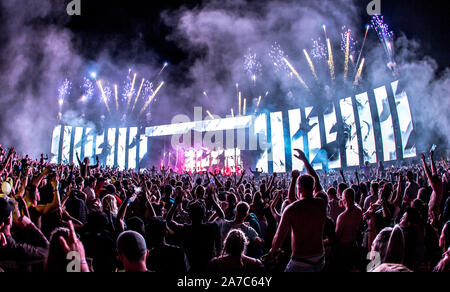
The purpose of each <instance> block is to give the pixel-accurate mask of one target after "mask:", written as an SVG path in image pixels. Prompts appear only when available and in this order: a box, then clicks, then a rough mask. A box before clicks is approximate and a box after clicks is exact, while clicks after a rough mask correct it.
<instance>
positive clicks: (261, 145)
mask: <svg viewBox="0 0 450 292" xmlns="http://www.w3.org/2000/svg"><path fill="white" fill-rule="evenodd" d="M391 88H392V92H393V94H392V95H391V94H390V90H391ZM388 90H389V91H388ZM373 92H374V94H373V95H372V94H368V93H367V92H364V93H360V94H358V95H356V96H354V97H347V98H343V99H340V100H338V101H336V102H335V103H333V104H330V105H322V107H323V108H319V107H306V108H296V109H287V110H286V111H277V112H266V113H264V114H260V115H257V116H245V117H236V118H229V117H228V118H224V119H220V118H219V117H216V119H214V120H205V121H195V122H189V120H188V117H187V116H186V118H185V120H186V121H187V122H184V123H181V122H180V123H177V124H171V125H162V126H153V127H148V128H145V131H144V132H142V131H140V130H138V128H137V127H130V128H118V129H117V128H106V129H92V128H82V127H80V126H77V127H73V126H68V125H66V126H64V125H59V126H56V127H55V128H54V130H53V133H52V137H51V139H52V141H51V154H50V153H49V156H51V161H52V162H61V163H64V164H70V163H72V162H76V153H77V152H78V153H79V154H80V158H81V159H84V157H89V158H91V161H92V163H95V156H96V155H98V156H99V158H100V162H101V163H102V165H107V166H118V167H119V168H120V169H124V168H129V169H136V168H138V167H139V168H145V167H149V165H150V166H151V165H153V164H154V163H155V162H156V164H155V165H158V164H159V163H160V160H161V161H163V163H165V164H167V165H170V167H171V168H174V169H176V170H177V171H178V170H180V171H181V170H182V169H183V167H184V166H185V160H186V161H187V165H191V166H190V168H191V169H193V170H194V171H195V169H197V170H198V169H203V168H204V169H206V167H207V166H208V167H209V166H210V165H211V166H212V165H217V164H222V165H223V167H222V170H223V169H226V168H229V169H230V170H231V171H233V172H234V171H235V170H236V169H237V168H236V165H238V166H239V168H243V167H244V166H245V168H246V169H248V168H252V169H253V168H258V169H259V170H262V171H263V172H265V173H267V172H268V171H269V170H270V171H273V172H277V173H283V172H285V171H286V170H287V169H291V168H292V169H297V170H300V171H302V170H304V165H303V163H302V162H301V161H299V160H298V159H297V158H295V154H296V153H295V152H294V149H300V150H303V151H304V152H305V154H306V156H307V157H308V159H309V160H310V161H311V163H312V165H313V167H314V168H315V169H318V170H320V169H338V168H341V167H342V166H345V167H347V166H349V167H351V166H358V165H360V164H361V163H364V162H365V161H368V162H369V163H371V164H374V163H376V162H377V151H376V150H377V147H378V146H379V147H380V149H378V150H381V149H382V150H383V153H384V154H383V156H382V157H379V159H381V160H383V161H392V160H397V159H399V158H401V157H397V153H396V149H397V148H396V147H397V146H398V147H400V146H401V147H402V149H403V154H404V155H403V157H404V158H412V157H415V156H416V155H417V151H416V148H415V143H414V140H413V136H414V135H413V131H414V124H413V119H412V114H411V109H410V104H409V101H408V96H407V94H406V92H404V91H403V90H402V89H399V82H397V81H396V82H392V83H389V84H388V85H387V86H383V87H380V88H377V89H374V90H373ZM388 92H389V94H388ZM390 98H392V100H390ZM394 102H395V106H396V110H397V113H398V125H395V124H394V119H393V116H392V113H391V108H390V105H392V106H393V104H394ZM335 106H336V108H335ZM338 106H339V108H338ZM375 108H376V111H377V112H378V115H379V119H378V117H374V118H373V117H372V110H375ZM338 113H339V114H341V115H342V116H340V117H339V116H337V114H338ZM284 115H286V118H287V119H288V121H284V120H283V116H284ZM341 120H342V122H343V124H342V129H339V128H338V122H339V123H340V121H341ZM378 120H379V124H378ZM358 121H359V125H360V129H357V128H356V123H357V122H358ZM395 122H396V123H397V119H395ZM319 123H320V124H319ZM322 123H323V124H322ZM374 123H377V124H375V125H374ZM339 126H341V125H340V124H339ZM378 126H379V127H380V133H381V134H380V135H381V136H380V137H375V131H374V129H375V128H377V127H378ZM394 126H395V129H397V128H398V129H399V134H400V133H401V137H395V136H394ZM268 127H270V129H269V128H268ZM338 129H339V131H338ZM341 130H342V131H343V132H342V137H339V136H338V133H340V131H341ZM192 131H195V132H196V133H198V134H197V135H193V134H192ZM269 131H270V139H268V133H269ZM377 132H378V131H377ZM144 133H145V134H144ZM212 133H217V134H218V135H220V134H221V133H223V138H226V139H224V140H223V141H222V142H223V144H224V145H223V146H219V145H215V144H214V143H216V142H218V140H217V139H209V138H211V137H210V136H211V134H212ZM231 133H233V134H234V135H231ZM236 133H237V134H238V135H236ZM185 134H186V137H184V135H185ZM190 134H191V135H190ZM239 134H241V135H239ZM285 134H286V135H287V137H285ZM181 135H183V142H185V139H184V138H186V139H187V138H188V137H191V138H189V140H186V145H183V146H184V147H179V148H180V149H181V150H179V151H176V150H175V149H167V148H166V147H164V151H162V150H161V149H162V148H160V147H159V144H158V141H160V142H163V141H166V142H164V145H170V144H169V143H170V141H172V143H174V141H177V139H174V138H176V136H180V138H181ZM359 135H360V136H359ZM192 137H195V138H194V139H192ZM105 138H107V140H106V141H105ZM202 138H203V139H202ZM375 138H377V139H375ZM288 139H289V140H288ZM210 140H211V141H210ZM212 140H214V142H213V141H212ZM228 140H231V141H228ZM268 140H270V143H267V142H268ZM178 141H180V140H178ZM376 141H379V143H380V145H377V144H376ZM208 142H211V143H213V144H214V145H209V144H208ZM219 142H220V141H219ZM288 142H290V145H289V144H287V143H288ZM340 142H342V143H340ZM377 143H378V142H377ZM194 144H195V145H197V146H198V147H193V145H194ZM207 144H208V145H207ZM217 144H221V143H217ZM397 144H398V145H397ZM400 144H401V145H400ZM149 146H152V147H153V148H155V149H156V150H158V151H159V150H161V151H160V152H158V153H156V152H154V151H152V152H150V153H149V152H148V151H149V149H150V148H149ZM360 146H362V148H361V149H360V148H359V147H360ZM83 147H84V149H83ZM214 147H216V148H214ZM286 147H290V148H291V149H286ZM172 148H176V147H175V146H174V144H172ZM194 148H195V149H194ZM206 148H211V149H206ZM213 148H214V149H213ZM223 148H228V149H229V150H222V149H223ZM202 149H204V150H202ZM215 149H217V151H215V152H211V151H212V150H215ZM60 150H61V152H60ZM115 151H117V152H115ZM188 151H197V152H195V153H193V154H191V153H189V152H188ZM344 151H345V154H346V155H345V156H346V164H345V165H344V164H343V159H342V157H341V153H343V152H344ZM163 152H166V153H167V155H168V156H167V157H165V158H163ZM185 152H186V153H185ZM287 155H290V156H291V157H287ZM81 156H83V157H81ZM154 156H157V157H154ZM361 158H362V159H363V160H362V161H360V159H361ZM190 160H191V161H192V162H190ZM291 161H292V165H288V163H290V162H291Z"/></svg>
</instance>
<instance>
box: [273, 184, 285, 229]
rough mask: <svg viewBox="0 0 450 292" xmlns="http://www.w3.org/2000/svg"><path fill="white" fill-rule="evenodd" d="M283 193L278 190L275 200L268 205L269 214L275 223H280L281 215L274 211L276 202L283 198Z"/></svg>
mask: <svg viewBox="0 0 450 292" xmlns="http://www.w3.org/2000/svg"><path fill="white" fill-rule="evenodd" d="M283 192H284V191H283V190H279V191H278V193H277V196H276V197H275V199H274V200H273V201H272V202H271V203H270V212H271V213H272V216H273V217H274V218H275V220H276V221H277V222H280V220H281V215H280V213H278V211H277V210H276V207H277V205H278V202H279V201H280V199H281V197H282V196H283Z"/></svg>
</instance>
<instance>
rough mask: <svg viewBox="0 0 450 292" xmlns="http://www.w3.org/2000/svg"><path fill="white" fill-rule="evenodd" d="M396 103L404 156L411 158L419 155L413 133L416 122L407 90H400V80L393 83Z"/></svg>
mask: <svg viewBox="0 0 450 292" xmlns="http://www.w3.org/2000/svg"><path fill="white" fill-rule="evenodd" d="M392 90H393V92H394V99H395V104H396V105H397V113H398V120H399V126H400V132H401V140H402V149H403V158H411V157H416V156H417V150H416V146H415V141H414V140H413V137H412V133H413V130H414V124H413V120H412V115H411V108H410V106H409V101H408V95H407V94H406V92H405V91H400V92H399V90H398V81H395V82H393V83H392Z"/></svg>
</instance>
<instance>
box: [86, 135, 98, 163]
mask: <svg viewBox="0 0 450 292" xmlns="http://www.w3.org/2000/svg"><path fill="white" fill-rule="evenodd" d="M93 151H94V130H93V129H91V128H87V129H86V141H85V142H84V157H89V158H90V159H91V161H92V162H93V161H94V159H93V158H95V157H92V156H93Z"/></svg>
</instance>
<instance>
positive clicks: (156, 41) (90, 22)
mask: <svg viewBox="0 0 450 292" xmlns="http://www.w3.org/2000/svg"><path fill="white" fill-rule="evenodd" d="M353 1H354V2H355V3H359V4H358V6H360V7H361V14H360V18H361V20H362V21H363V22H369V20H370V18H369V16H368V15H367V14H366V3H369V2H370V1H369V0H353ZM204 2H206V1H179V0H164V1H138V0H128V1H122V0H95V1H86V0H84V1H83V2H82V15H81V16H76V17H72V18H71V21H70V22H69V23H68V24H67V26H68V28H70V29H71V30H72V31H73V32H74V38H75V43H76V44H77V47H78V49H79V51H80V53H81V54H83V55H84V56H85V57H86V58H88V59H92V60H95V59H96V58H97V54H98V53H99V52H98V51H96V48H97V47H100V45H101V44H103V43H104V42H107V41H108V40H111V39H115V40H116V41H119V44H120V45H118V46H115V47H112V48H111V54H112V55H113V56H114V55H117V56H119V55H121V54H122V53H123V52H125V51H128V52H135V54H134V58H135V61H137V62H140V61H143V62H145V58H146V51H148V50H152V51H153V52H155V53H156V55H157V56H159V57H160V60H159V62H160V63H163V62H164V61H169V62H170V63H171V64H178V63H180V62H181V61H184V62H185V61H189V60H187V59H186V58H187V57H188V52H186V51H184V50H183V48H180V47H178V46H177V44H176V43H175V42H170V41H167V39H166V36H167V35H169V34H170V32H171V29H170V28H169V27H168V26H167V25H165V24H164V23H163V21H162V19H161V17H160V15H161V13H162V12H167V11H169V12H170V11H174V10H177V9H179V8H182V7H186V8H188V9H192V8H201V7H202V5H203V3H204ZM248 2H251V1H248ZM446 2H447V1H440V0H427V1H424V0H381V3H382V14H383V15H384V17H385V20H386V22H387V23H389V24H390V27H391V28H392V29H393V30H394V32H395V33H396V35H397V36H398V35H400V34H401V33H405V34H406V36H407V37H408V38H412V39H417V40H419V41H420V42H421V45H422V48H421V52H420V53H421V54H423V55H430V56H432V57H433V58H434V59H436V60H437V61H438V63H439V68H440V70H442V69H444V68H446V67H450V55H449V54H448V51H449V48H450V41H449V35H450V33H449V32H450V28H449V26H448V25H447V19H448V11H449V9H448V6H447V5H448V4H446ZM134 39H139V40H140V45H139V46H136V43H135V42H130V40H134ZM419 55H420V54H419Z"/></svg>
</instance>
